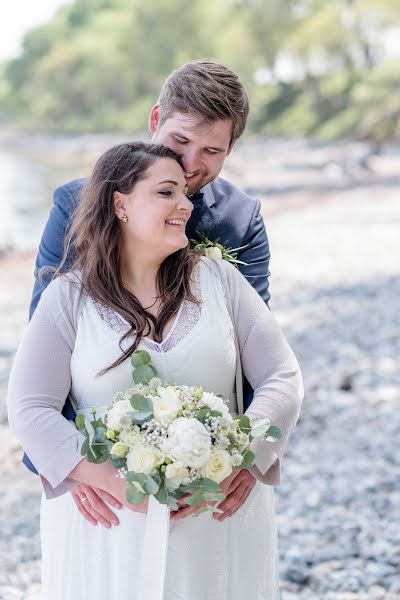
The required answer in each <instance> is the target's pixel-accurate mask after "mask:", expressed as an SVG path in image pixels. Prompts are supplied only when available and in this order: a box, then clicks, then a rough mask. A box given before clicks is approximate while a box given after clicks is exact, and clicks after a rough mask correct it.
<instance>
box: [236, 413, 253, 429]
mask: <svg viewBox="0 0 400 600" xmlns="http://www.w3.org/2000/svg"><path fill="white" fill-rule="evenodd" d="M235 421H236V422H237V423H238V425H239V427H240V429H241V430H242V431H243V432H244V433H250V430H251V425H250V419H249V417H248V416H246V415H239V416H238V417H236V418H235Z"/></svg>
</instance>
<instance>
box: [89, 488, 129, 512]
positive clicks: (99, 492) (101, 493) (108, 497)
mask: <svg viewBox="0 0 400 600" xmlns="http://www.w3.org/2000/svg"><path fill="white" fill-rule="evenodd" d="M93 489H94V491H95V492H96V494H97V495H98V496H99V497H100V498H101V499H102V500H103V501H104V502H107V503H108V504H111V506H114V508H119V509H121V508H122V504H121V502H120V501H119V500H117V498H114V496H111V494H109V493H108V492H105V491H104V490H101V489H100V488H96V487H94V488H93ZM110 512H111V511H110Z"/></svg>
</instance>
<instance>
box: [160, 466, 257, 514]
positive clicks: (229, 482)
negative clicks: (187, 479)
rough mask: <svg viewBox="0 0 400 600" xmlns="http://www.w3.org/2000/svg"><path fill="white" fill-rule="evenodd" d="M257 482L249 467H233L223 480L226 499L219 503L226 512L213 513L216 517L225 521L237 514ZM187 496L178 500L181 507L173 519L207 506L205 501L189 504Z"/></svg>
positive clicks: (222, 487)
mask: <svg viewBox="0 0 400 600" xmlns="http://www.w3.org/2000/svg"><path fill="white" fill-rule="evenodd" d="M255 484H256V479H255V477H253V475H252V474H251V473H250V472H249V471H248V470H247V469H242V470H239V469H233V471H232V473H231V474H230V475H229V477H227V478H226V479H224V481H222V482H221V484H220V485H221V489H222V492H223V493H224V495H225V496H226V498H225V500H223V501H222V502H221V503H220V504H218V508H220V509H221V510H223V511H224V514H223V515H221V514H219V513H215V514H214V515H213V518H214V519H217V520H218V521H223V520H224V519H226V517H231V516H232V515H234V514H235V512H236V511H237V510H239V508H240V507H241V506H243V504H244V503H245V502H246V500H247V498H248V497H249V495H250V492H251V490H252V489H253V488H254V486H255ZM186 497H187V496H183V498H181V499H180V500H179V501H178V504H179V509H178V510H177V511H176V512H172V513H171V519H172V520H173V521H179V520H180V519H184V518H185V517H189V516H190V515H193V514H195V513H196V511H197V510H198V509H199V508H201V507H202V506H205V504H206V503H205V502H203V503H202V504H198V505H197V506H188V505H187V504H185V498H186ZM210 504H211V505H213V506H215V505H216V504H217V503H216V502H210Z"/></svg>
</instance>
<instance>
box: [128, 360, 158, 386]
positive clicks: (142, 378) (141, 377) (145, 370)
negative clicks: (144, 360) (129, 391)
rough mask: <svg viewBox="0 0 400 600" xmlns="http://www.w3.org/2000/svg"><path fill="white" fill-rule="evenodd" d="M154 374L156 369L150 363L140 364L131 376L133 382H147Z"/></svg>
mask: <svg viewBox="0 0 400 600" xmlns="http://www.w3.org/2000/svg"><path fill="white" fill-rule="evenodd" d="M155 376H156V371H155V369H154V368H153V367H151V366H150V365H141V366H139V367H137V369H135V370H134V371H133V373H132V378H133V381H134V382H135V383H143V384H146V383H149V381H150V379H153V377H155Z"/></svg>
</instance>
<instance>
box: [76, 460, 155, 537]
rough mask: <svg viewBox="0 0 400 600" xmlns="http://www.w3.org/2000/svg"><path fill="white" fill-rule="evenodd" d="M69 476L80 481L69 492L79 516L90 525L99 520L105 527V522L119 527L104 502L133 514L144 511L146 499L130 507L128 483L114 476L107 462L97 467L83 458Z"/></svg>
mask: <svg viewBox="0 0 400 600" xmlns="http://www.w3.org/2000/svg"><path fill="white" fill-rule="evenodd" d="M69 476H70V477H71V478H72V479H75V480H77V481H79V485H77V486H75V488H74V489H73V490H72V492H71V493H72V496H73V498H74V502H75V504H76V506H77V508H78V510H79V512H80V513H81V514H82V516H83V517H84V518H85V519H86V520H87V521H89V522H90V523H92V524H93V525H96V524H97V522H98V521H100V523H102V524H103V525H104V526H105V527H107V523H108V524H109V525H111V524H116V525H118V523H119V521H118V519H117V517H116V515H114V513H113V512H112V511H111V510H110V508H109V507H108V506H107V505H106V504H105V503H106V502H108V503H109V504H111V505H112V506H115V507H116V508H122V507H123V506H124V507H125V508H128V509H129V510H132V511H134V512H141V513H146V512H147V505H148V498H146V499H145V500H144V502H142V504H138V505H134V504H130V503H129V502H128V500H127V499H126V490H127V487H128V482H127V481H126V479H124V478H121V477H118V476H117V471H116V469H115V468H114V467H113V466H112V465H111V464H110V463H103V464H99V465H96V464H93V463H89V462H88V461H87V460H86V459H84V460H82V461H81V462H80V463H78V464H77V465H76V467H75V468H74V469H73V470H72V471H71V473H70V474H69ZM115 520H116V521H117V523H115Z"/></svg>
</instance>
